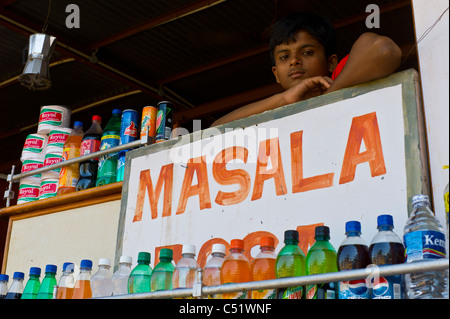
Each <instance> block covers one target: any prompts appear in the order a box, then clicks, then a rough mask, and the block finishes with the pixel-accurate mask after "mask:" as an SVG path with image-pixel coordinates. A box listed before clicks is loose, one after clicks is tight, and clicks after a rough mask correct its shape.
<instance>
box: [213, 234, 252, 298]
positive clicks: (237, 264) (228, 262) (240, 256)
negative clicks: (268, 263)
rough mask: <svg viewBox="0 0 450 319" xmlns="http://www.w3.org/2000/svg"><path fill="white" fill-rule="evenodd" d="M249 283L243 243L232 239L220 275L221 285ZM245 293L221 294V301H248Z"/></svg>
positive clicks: (247, 263) (249, 276) (248, 267)
mask: <svg viewBox="0 0 450 319" xmlns="http://www.w3.org/2000/svg"><path fill="white" fill-rule="evenodd" d="M249 281H251V275H250V263H249V261H248V259H247V257H245V255H244V241H243V240H241V239H232V240H231V243H230V254H229V255H228V256H227V258H225V261H224V262H223V265H222V271H221V273H220V282H221V284H228V283H240V282H249ZM249 295H250V294H249V293H248V292H247V291H243V292H233V293H225V294H222V298H223V299H249V298H250V296H249Z"/></svg>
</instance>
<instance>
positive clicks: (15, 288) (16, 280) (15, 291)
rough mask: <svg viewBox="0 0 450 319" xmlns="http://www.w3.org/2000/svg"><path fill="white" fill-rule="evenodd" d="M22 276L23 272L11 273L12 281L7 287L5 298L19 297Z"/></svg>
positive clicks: (21, 291) (21, 292)
mask: <svg viewBox="0 0 450 319" xmlns="http://www.w3.org/2000/svg"><path fill="white" fill-rule="evenodd" d="M24 278H25V274H24V273H23V272H20V271H16V272H15V273H14V274H13V282H12V283H11V287H9V290H8V293H7V294H6V296H5V299H20V298H21V297H22V294H23V279H24Z"/></svg>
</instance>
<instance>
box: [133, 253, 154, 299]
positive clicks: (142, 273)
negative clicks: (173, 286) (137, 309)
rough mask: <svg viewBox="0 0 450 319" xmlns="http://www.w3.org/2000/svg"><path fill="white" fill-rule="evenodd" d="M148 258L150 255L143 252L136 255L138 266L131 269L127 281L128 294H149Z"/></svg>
mask: <svg viewBox="0 0 450 319" xmlns="http://www.w3.org/2000/svg"><path fill="white" fill-rule="evenodd" d="M150 258H151V255H150V253H148V252H145V251H143V252H140V253H139V254H138V259H137V263H138V264H137V265H136V267H134V268H133V270H132V271H131V273H130V276H129V279H128V293H130V294H133V293H139V292H150V280H151V276H152V268H151V267H150Z"/></svg>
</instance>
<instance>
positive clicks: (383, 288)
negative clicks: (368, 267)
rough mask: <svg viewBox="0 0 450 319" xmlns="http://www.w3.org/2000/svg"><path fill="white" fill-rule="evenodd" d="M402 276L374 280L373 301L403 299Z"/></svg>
mask: <svg viewBox="0 0 450 319" xmlns="http://www.w3.org/2000/svg"><path fill="white" fill-rule="evenodd" d="M402 286H403V284H402V276H401V275H395V276H386V277H376V278H373V279H372V299H403V296H402V295H403V292H402V291H403V290H404V289H403V287H402Z"/></svg>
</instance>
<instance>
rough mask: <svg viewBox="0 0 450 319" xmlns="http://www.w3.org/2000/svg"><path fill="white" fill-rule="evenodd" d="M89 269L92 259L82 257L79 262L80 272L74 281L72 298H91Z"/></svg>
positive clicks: (90, 268)
mask: <svg viewBox="0 0 450 319" xmlns="http://www.w3.org/2000/svg"><path fill="white" fill-rule="evenodd" d="M91 270H92V261H91V260H89V259H83V260H82V261H81V262H80V273H79V274H78V278H77V280H76V281H75V287H74V289H73V295H72V299H87V298H92V289H91Z"/></svg>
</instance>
